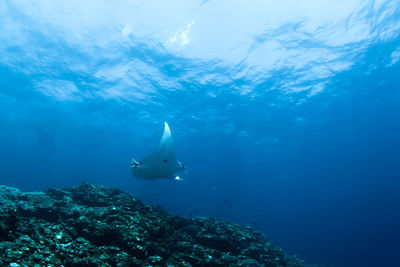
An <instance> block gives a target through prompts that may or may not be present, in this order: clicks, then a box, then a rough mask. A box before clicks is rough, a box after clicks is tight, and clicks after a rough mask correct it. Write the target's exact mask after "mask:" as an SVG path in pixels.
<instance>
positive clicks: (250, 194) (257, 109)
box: [0, 0, 400, 266]
mask: <svg viewBox="0 0 400 267" xmlns="http://www.w3.org/2000/svg"><path fill="white" fill-rule="evenodd" d="M299 2H301V3H293V2H292V1H289V0H287V1H252V2H251V3H248V2H243V1H233V2H232V1H165V3H161V2H159V1H38V2H36V1H35V3H34V2H29V1H22V0H15V1H2V2H0V148H1V149H0V184H5V185H8V186H15V187H18V188H20V189H21V190H25V191H34V190H44V189H47V188H48V187H51V186H53V185H56V186H75V185H78V184H80V183H81V182H89V183H93V184H102V185H106V186H114V187H118V188H121V189H123V190H125V191H128V192H130V193H132V194H133V195H135V196H136V197H139V198H141V199H142V200H144V201H145V202H147V203H149V202H151V203H154V204H160V205H161V206H163V207H165V208H166V209H168V210H170V211H172V212H174V213H177V214H179V215H183V216H214V217H218V218H223V219H227V220H231V221H233V222H237V223H240V224H245V225H251V226H252V227H254V228H255V229H257V230H260V231H262V232H264V233H265V234H266V235H267V237H268V238H269V239H270V240H272V241H273V242H274V243H276V244H277V245H279V246H280V247H282V248H283V249H284V250H285V251H286V252H287V253H290V254H297V255H299V257H301V258H303V259H305V260H306V261H307V262H310V263H327V264H331V265H333V266H398V251H399V250H400V212H399V210H400V179H399V178H400V155H399V154H400V138H399V136H400V78H399V77H400V76H399V73H400V38H399V33H400V13H399V12H400V5H399V2H398V1H396V0H393V1H390V0H387V1H385V0H380V1H373V0H368V1H356V0H349V1H322V0H321V1H299ZM164 121H167V122H168V123H169V125H170V127H171V130H172V135H173V137H174V142H175V149H176V152H177V157H178V159H179V160H180V161H182V162H184V163H185V164H186V165H187V166H188V171H189V172H188V175H187V177H186V178H185V180H184V181H170V180H156V181H146V180H140V179H136V178H134V177H133V176H132V174H131V172H130V169H129V166H130V162H131V159H132V158H138V159H140V158H141V157H143V156H144V155H146V154H147V153H148V152H150V151H151V150H153V149H154V148H155V147H156V146H157V144H158V142H159V138H160V136H161V135H162V131H163V123H164Z"/></svg>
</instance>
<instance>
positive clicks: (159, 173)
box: [131, 123, 186, 180]
mask: <svg viewBox="0 0 400 267" xmlns="http://www.w3.org/2000/svg"><path fill="white" fill-rule="evenodd" d="M185 170H186V166H185V165H183V164H182V163H181V162H179V161H177V160H176V155H175V148H174V142H173V140H172V136H171V130H170V129H169V126H168V124H167V123H165V126H164V134H163V136H162V137H161V140H160V144H159V145H158V147H157V149H156V150H154V151H153V152H152V153H150V154H149V155H147V156H146V157H144V158H143V159H142V160H140V161H136V160H135V159H132V164H131V171H132V174H133V175H134V176H135V177H137V178H142V179H147V180H155V179H159V178H164V179H176V180H181V178H180V177H179V176H178V175H176V173H178V172H182V171H185Z"/></svg>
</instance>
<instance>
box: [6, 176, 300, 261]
mask: <svg viewBox="0 0 400 267" xmlns="http://www.w3.org/2000/svg"><path fill="white" fill-rule="evenodd" d="M0 255H2V256H1V257H0V266H304V263H303V261H301V260H299V259H298V258H296V257H292V256H287V255H285V254H284V252H283V251H282V250H281V249H280V248H279V247H277V246H275V245H273V244H271V243H270V242H269V241H268V240H267V239H266V238H265V236H264V235H263V234H261V233H260V232H257V231H254V230H252V229H251V228H250V227H244V226H239V225H236V224H233V223H229V222H225V221H221V220H218V219H213V218H201V217H197V218H181V217H178V216H175V215H172V214H170V213H168V212H167V211H165V210H163V209H162V208H160V207H153V206H147V205H143V203H142V202H141V201H140V200H138V199H136V198H134V197H132V196H131V195H129V194H127V193H124V192H122V191H121V190H119V189H114V188H106V187H103V186H94V185H89V184H82V185H80V186H78V187H74V188H62V189H61V188H52V189H49V190H48V191H46V192H39V193H36V192H35V193H23V192H20V191H19V190H18V189H15V188H11V187H5V186H0Z"/></svg>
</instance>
